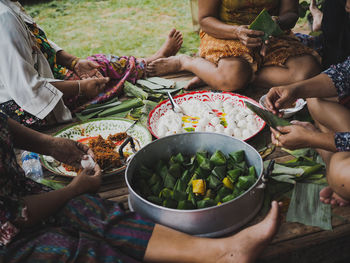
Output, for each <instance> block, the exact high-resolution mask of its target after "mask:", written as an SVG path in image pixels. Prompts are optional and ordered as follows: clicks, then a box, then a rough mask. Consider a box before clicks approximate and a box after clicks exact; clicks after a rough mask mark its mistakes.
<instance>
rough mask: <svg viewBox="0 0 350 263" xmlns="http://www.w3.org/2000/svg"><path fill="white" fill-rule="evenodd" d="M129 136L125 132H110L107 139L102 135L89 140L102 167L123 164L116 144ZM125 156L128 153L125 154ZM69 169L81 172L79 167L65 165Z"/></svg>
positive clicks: (108, 167)
mask: <svg viewBox="0 0 350 263" xmlns="http://www.w3.org/2000/svg"><path fill="white" fill-rule="evenodd" d="M126 137H127V134H126V133H125V132H120V133H116V134H113V135H112V134H110V135H109V136H108V138H107V139H103V138H102V136H101V135H99V136H98V137H97V138H93V139H91V140H89V143H88V145H89V147H90V149H91V150H92V152H93V153H94V155H95V161H96V162H97V163H98V165H99V166H100V167H101V169H103V170H105V169H107V170H108V169H110V168H118V167H121V166H122V165H123V163H122V161H121V159H120V156H119V153H118V152H117V151H116V149H115V148H116V145H117V144H120V142H121V141H123V140H124V139H125V138H126ZM124 156H125V158H127V157H128V154H124ZM63 166H64V168H65V169H66V170H68V171H74V172H79V168H75V167H73V166H70V165H66V164H64V165H63Z"/></svg>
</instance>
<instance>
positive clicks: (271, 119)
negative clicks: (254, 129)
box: [245, 101, 291, 129]
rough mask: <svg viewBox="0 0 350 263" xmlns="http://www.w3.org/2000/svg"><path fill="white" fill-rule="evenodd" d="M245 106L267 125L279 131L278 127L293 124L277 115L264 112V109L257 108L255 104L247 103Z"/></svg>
mask: <svg viewBox="0 0 350 263" xmlns="http://www.w3.org/2000/svg"><path fill="white" fill-rule="evenodd" d="M245 105H246V106H247V107H248V108H249V109H250V110H251V111H253V112H254V113H256V114H257V115H258V116H259V117H260V118H262V119H263V120H264V121H265V122H266V123H267V125H269V126H270V127H271V128H274V129H277V127H278V126H289V125H291V123H290V122H289V121H287V120H285V119H282V118H280V117H278V116H277V115H275V114H273V113H271V112H269V111H267V110H264V109H262V108H259V107H258V106H255V105H254V104H252V103H250V102H248V101H246V102H245Z"/></svg>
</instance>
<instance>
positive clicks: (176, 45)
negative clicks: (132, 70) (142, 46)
mask: <svg viewBox="0 0 350 263" xmlns="http://www.w3.org/2000/svg"><path fill="white" fill-rule="evenodd" d="M182 42H183V40H182V34H181V32H180V31H178V30H176V29H175V28H173V29H172V30H171V31H170V32H169V35H168V37H167V39H166V41H165V42H164V44H163V46H162V47H161V48H160V49H159V50H158V51H157V52H156V53H155V54H153V55H152V56H150V57H148V58H145V60H146V64H149V63H151V62H152V61H154V60H157V59H158V58H167V57H170V56H175V55H176V53H177V52H178V51H179V49H180V48H181V45H182Z"/></svg>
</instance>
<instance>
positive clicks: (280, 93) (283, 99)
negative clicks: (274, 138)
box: [265, 86, 297, 116]
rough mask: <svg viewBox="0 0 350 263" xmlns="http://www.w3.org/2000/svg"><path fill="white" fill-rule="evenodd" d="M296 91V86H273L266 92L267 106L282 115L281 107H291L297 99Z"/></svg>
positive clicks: (274, 112)
mask: <svg viewBox="0 0 350 263" xmlns="http://www.w3.org/2000/svg"><path fill="white" fill-rule="evenodd" d="M296 93H297V92H296V87H294V86H279V87H273V88H271V89H270V90H269V92H268V93H267V94H266V99H265V106H266V108H267V109H268V110H269V111H271V112H272V113H273V114H278V115H279V116H282V115H283V113H279V109H283V108H288V107H291V106H292V105H293V103H295V102H296V100H297V96H296Z"/></svg>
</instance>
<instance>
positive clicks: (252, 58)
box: [200, 31, 321, 72]
mask: <svg viewBox="0 0 350 263" xmlns="http://www.w3.org/2000/svg"><path fill="white" fill-rule="evenodd" d="M200 38H201V43H200V56H201V57H202V58H205V59H206V60H208V61H210V62H212V63H214V64H216V65H217V64H218V63H219V60H220V59H221V58H229V57H241V58H244V59H245V60H247V61H248V62H249V63H250V64H251V66H252V69H253V71H254V72H256V71H258V70H259V69H260V68H261V67H264V66H271V65H276V66H283V65H284V64H285V62H286V61H287V59H288V58H290V57H296V56H300V55H305V54H310V55H313V56H314V57H315V58H316V59H317V60H318V61H319V62H321V57H320V56H319V54H318V53H317V52H316V51H315V50H313V49H311V48H309V47H307V46H305V45H303V44H302V43H301V42H300V41H299V39H298V38H297V37H295V36H294V34H293V33H292V32H290V33H289V34H286V35H283V36H281V37H279V38H275V39H273V40H271V41H270V44H269V45H268V48H267V51H266V55H265V57H263V56H261V55H260V49H249V48H247V47H246V46H245V45H244V44H242V43H241V42H240V41H239V40H226V39H217V38H214V37H212V36H210V35H208V34H207V33H205V32H203V31H201V32H200Z"/></svg>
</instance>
